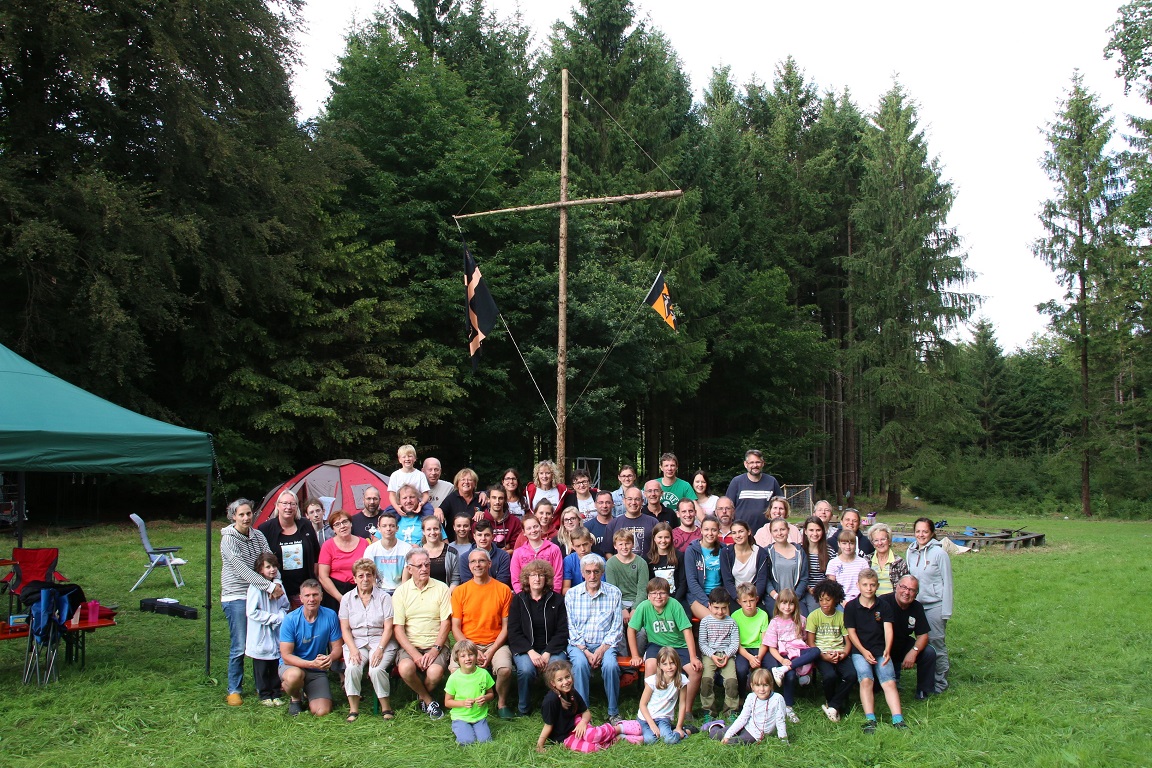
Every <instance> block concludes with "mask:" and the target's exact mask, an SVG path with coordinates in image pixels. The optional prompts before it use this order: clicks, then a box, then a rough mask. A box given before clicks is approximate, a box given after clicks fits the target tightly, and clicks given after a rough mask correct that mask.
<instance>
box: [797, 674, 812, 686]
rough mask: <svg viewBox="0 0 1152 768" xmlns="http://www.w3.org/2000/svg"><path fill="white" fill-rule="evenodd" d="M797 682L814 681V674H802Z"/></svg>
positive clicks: (803, 683) (807, 682)
mask: <svg viewBox="0 0 1152 768" xmlns="http://www.w3.org/2000/svg"><path fill="white" fill-rule="evenodd" d="M796 682H798V683H800V685H809V684H811V682H812V675H800V677H799V678H798V679H797V680H796Z"/></svg>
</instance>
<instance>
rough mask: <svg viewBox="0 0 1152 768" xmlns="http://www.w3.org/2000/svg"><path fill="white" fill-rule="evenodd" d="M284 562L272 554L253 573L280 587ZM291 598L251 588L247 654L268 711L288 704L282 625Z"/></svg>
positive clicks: (260, 560)
mask: <svg viewBox="0 0 1152 768" xmlns="http://www.w3.org/2000/svg"><path fill="white" fill-rule="evenodd" d="M279 567H280V561H279V560H277V559H276V555H274V554H272V553H271V552H265V553H263V554H261V555H260V556H259V557H257V558H256V564H255V565H254V566H253V567H252V570H254V571H256V573H258V574H260V575H261V576H263V577H264V578H266V579H268V581H271V582H273V583H276V584H280V583H281V582H280V578H279V574H278V572H277V569H278V568H279ZM288 608H289V606H288V596H287V595H281V596H280V597H275V598H274V597H272V596H271V595H269V594H268V593H267V592H265V591H264V590H262V589H260V588H259V587H255V586H249V587H248V602H247V606H246V613H247V616H248V630H247V632H248V635H247V639H246V641H245V643H244V653H245V654H247V656H248V658H250V659H252V675H253V677H254V678H255V680H256V692H257V693H258V694H259V696H260V703H261V704H263V705H264V706H266V707H279V706H281V705H282V704H283V703H284V699H283V698H281V695H280V672H279V667H280V623H281V622H282V621H284V615H285V614H286V613H288Z"/></svg>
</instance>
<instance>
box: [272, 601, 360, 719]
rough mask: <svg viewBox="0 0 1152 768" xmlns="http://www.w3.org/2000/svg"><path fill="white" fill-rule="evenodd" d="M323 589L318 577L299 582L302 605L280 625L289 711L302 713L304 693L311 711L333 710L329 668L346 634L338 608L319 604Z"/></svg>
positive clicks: (282, 674)
mask: <svg viewBox="0 0 1152 768" xmlns="http://www.w3.org/2000/svg"><path fill="white" fill-rule="evenodd" d="M322 594H323V590H322V589H321V588H320V582H318V581H316V579H306V580H305V581H304V583H303V584H301V585H300V607H299V608H297V609H296V610H294V611H292V612H291V613H289V614H288V615H287V616H285V617H284V622H283V623H282V624H281V625H280V680H281V682H282V683H283V684H284V692H285V693H287V694H288V698H289V699H290V701H289V703H288V714H289V715H291V716H292V717H295V716H296V715H299V714H300V711H301V701H300V696H301V693H304V694H307V696H308V711H310V712H311V713H312V714H313V715H315V716H316V717H323V716H324V715H326V714H328V713H329V712H331V711H332V686H331V685H329V682H328V669H329V668H330V667H331V666H332V662H333V661H334V660H336V659H338V658H340V654H341V650H342V648H343V646H344V638H343V636H342V635H341V633H340V619H339V618H337V616H336V611H333V610H332V609H331V608H325V607H324V606H322V605H320V599H321V596H322Z"/></svg>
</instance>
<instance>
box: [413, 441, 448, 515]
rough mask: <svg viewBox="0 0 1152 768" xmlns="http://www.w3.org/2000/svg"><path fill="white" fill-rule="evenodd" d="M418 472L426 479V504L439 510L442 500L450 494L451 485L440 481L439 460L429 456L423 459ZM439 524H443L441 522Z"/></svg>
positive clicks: (445, 481)
mask: <svg viewBox="0 0 1152 768" xmlns="http://www.w3.org/2000/svg"><path fill="white" fill-rule="evenodd" d="M420 470H421V471H422V472H423V473H424V477H426V478H428V503H429V504H431V505H432V507H433V508H434V509H440V508H441V505H442V504H443V502H444V499H446V498H447V497H448V494H450V493H452V483H450V482H448V481H447V480H441V479H440V473H441V472H442V470H441V468H440V459H434V458H432V457H431V456H429V457H428V458H426V459H424V463H423V464H422V465H420ZM440 522H444V521H443V520H441V521H440Z"/></svg>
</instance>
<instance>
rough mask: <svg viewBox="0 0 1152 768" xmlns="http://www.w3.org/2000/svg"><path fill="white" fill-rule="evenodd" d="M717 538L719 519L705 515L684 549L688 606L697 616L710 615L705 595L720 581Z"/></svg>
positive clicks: (718, 536) (719, 547) (719, 548)
mask: <svg viewBox="0 0 1152 768" xmlns="http://www.w3.org/2000/svg"><path fill="white" fill-rule="evenodd" d="M653 530H655V529H653ZM719 538H720V521H719V520H717V519H716V518H715V517H714V516H712V515H708V516H707V517H705V518H704V520H703V521H701V523H700V538H699V539H697V540H696V541H694V542H692V543H691V544H689V545H688V549H687V550H686V551H685V552H684V581H685V582H686V583H687V585H688V606H687V607H688V610H689V611H691V613H692V615H693V616H695V617H696V618H698V619H703V618H704V617H705V616H710V615H712V614H711V612H710V611H709V610H708V595H709V593H711V592H712V590H714V589H716V587H718V586H720V584H721V576H720V550H721V546H720V541H719Z"/></svg>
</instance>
